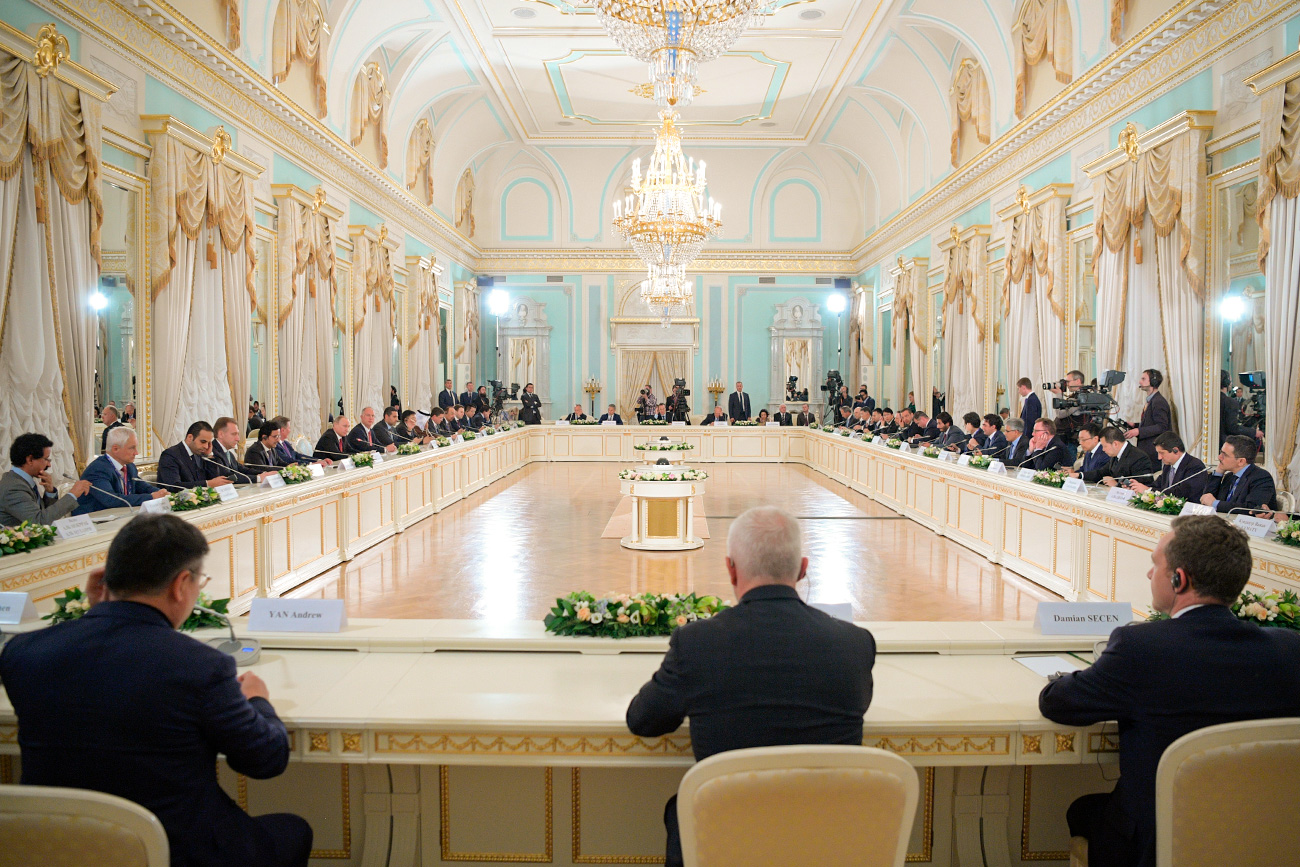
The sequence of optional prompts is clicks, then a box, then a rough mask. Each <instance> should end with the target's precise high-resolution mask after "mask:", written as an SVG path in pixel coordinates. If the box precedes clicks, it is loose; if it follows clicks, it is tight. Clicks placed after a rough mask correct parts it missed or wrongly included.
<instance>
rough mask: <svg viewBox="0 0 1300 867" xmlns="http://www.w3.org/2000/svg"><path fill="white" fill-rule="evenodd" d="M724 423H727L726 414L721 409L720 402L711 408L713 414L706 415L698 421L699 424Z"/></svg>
mask: <svg viewBox="0 0 1300 867" xmlns="http://www.w3.org/2000/svg"><path fill="white" fill-rule="evenodd" d="M726 423H727V414H726V413H725V412H723V411H722V405H721V404H719V405H717V406H715V407H714V408H713V415H706V416H705V417H704V419H703V421H701V422H700V424H701V425H706V424H726Z"/></svg>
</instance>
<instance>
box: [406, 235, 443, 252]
mask: <svg viewBox="0 0 1300 867" xmlns="http://www.w3.org/2000/svg"><path fill="white" fill-rule="evenodd" d="M406 255H408V256H436V255H437V253H435V252H434V250H433V248H432V247H430V246H429V245H428V244H426V243H424V242H423V241H421V240H420V239H419V238H417V237H415V236H414V235H407V236H406Z"/></svg>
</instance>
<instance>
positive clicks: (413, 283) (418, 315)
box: [406, 259, 438, 349]
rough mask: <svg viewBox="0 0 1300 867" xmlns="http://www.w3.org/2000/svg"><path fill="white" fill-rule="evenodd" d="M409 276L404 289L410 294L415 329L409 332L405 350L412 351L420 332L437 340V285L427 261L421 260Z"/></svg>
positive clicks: (430, 264) (431, 267) (429, 262)
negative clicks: (432, 334)
mask: <svg viewBox="0 0 1300 867" xmlns="http://www.w3.org/2000/svg"><path fill="white" fill-rule="evenodd" d="M410 274H411V276H410V277H409V278H408V279H409V283H408V285H407V287H406V288H407V291H408V292H409V293H411V294H410V298H411V302H412V310H413V311H414V314H415V326H416V327H415V329H414V330H413V331H412V332H411V338H410V340H409V341H407V344H406V348H407V349H414V348H415V344H416V343H418V342H419V340H420V336H421V335H420V332H421V331H433V332H435V334H434V337H433V339H434V340H437V335H436V332H437V328H436V324H437V322H438V284H437V278H436V275H435V274H434V270H433V262H432V261H430V260H428V259H421V260H420V261H419V263H418V264H417V266H416V267H414V268H411V269H410Z"/></svg>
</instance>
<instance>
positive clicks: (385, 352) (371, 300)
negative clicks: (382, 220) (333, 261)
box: [348, 232, 396, 415]
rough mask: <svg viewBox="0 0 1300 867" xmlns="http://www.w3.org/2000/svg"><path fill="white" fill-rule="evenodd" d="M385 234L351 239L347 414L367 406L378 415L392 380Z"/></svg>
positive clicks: (392, 330) (389, 271) (390, 274)
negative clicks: (351, 368)
mask: <svg viewBox="0 0 1300 867" xmlns="http://www.w3.org/2000/svg"><path fill="white" fill-rule="evenodd" d="M386 238H387V233H386V232H381V233H380V235H379V237H378V238H370V237H367V236H366V235H357V236H356V237H355V242H356V246H355V249H354V250H353V253H352V280H353V297H354V298H356V308H355V310H354V313H353V333H354V334H355V335H356V337H355V342H354V344H353V355H354V357H355V359H356V383H357V384H356V406H355V407H349V408H348V409H349V411H351V412H353V413H355V414H358V415H359V414H360V412H361V410H362V409H364V408H365V407H367V406H370V407H374V408H375V411H376V412H377V413H378V412H382V410H383V408H384V407H385V406H387V405H388V386H389V382H388V380H389V379H390V378H391V377H392V374H391V370H392V358H393V355H392V353H393V335H394V334H395V333H396V330H395V328H394V325H395V323H394V321H393V291H394V284H393V268H392V263H391V261H390V259H389V250H388V247H387V246H385V243H384V242H385V240H386Z"/></svg>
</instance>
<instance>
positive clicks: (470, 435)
mask: <svg viewBox="0 0 1300 867" xmlns="http://www.w3.org/2000/svg"><path fill="white" fill-rule="evenodd" d="M460 438H461V439H463V440H464V441H465V442H469V441H470V440H476V439H478V434H476V433H474V431H472V430H467V431H464V432H463V433H462V434H461V435H460Z"/></svg>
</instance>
